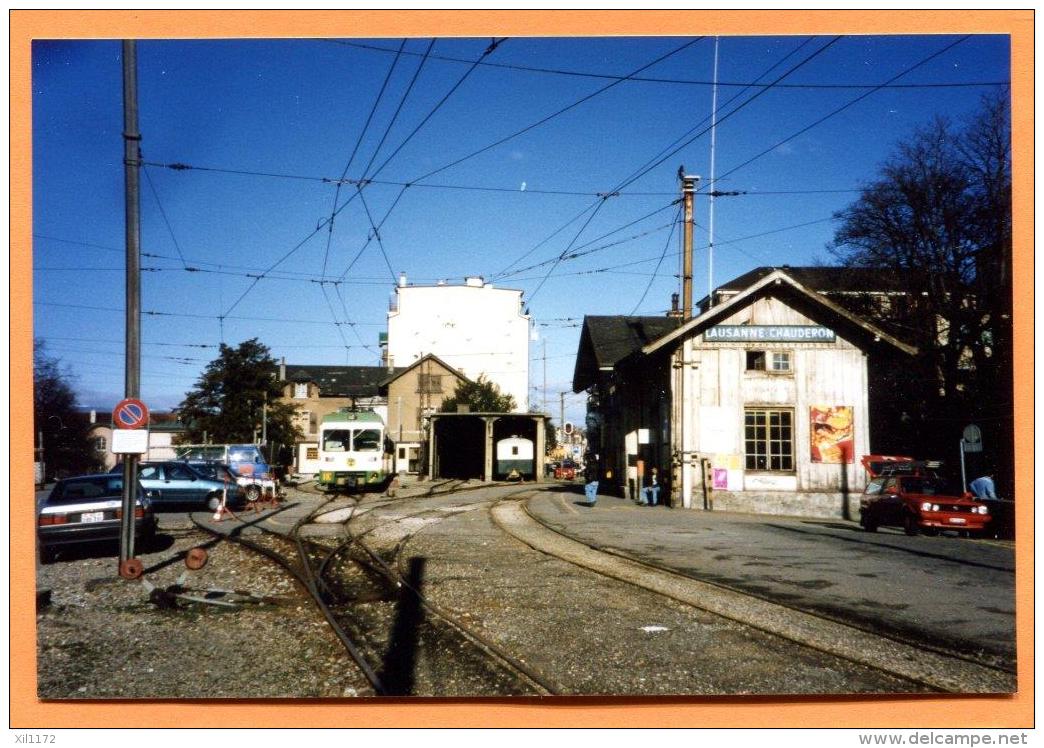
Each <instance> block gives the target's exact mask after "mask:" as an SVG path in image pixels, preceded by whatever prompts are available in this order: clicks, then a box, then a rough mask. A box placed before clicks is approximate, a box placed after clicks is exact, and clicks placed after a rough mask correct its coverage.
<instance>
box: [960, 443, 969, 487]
mask: <svg viewBox="0 0 1044 748" xmlns="http://www.w3.org/2000/svg"><path fill="white" fill-rule="evenodd" d="M959 449H960V450H961V493H964V492H965V491H967V490H968V476H967V475H965V472H964V439H961V443H960V447H959Z"/></svg>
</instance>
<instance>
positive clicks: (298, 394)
mask: <svg viewBox="0 0 1044 748" xmlns="http://www.w3.org/2000/svg"><path fill="white" fill-rule="evenodd" d="M294 399H295V400H307V399H308V382H299V383H297V384H295V385H294Z"/></svg>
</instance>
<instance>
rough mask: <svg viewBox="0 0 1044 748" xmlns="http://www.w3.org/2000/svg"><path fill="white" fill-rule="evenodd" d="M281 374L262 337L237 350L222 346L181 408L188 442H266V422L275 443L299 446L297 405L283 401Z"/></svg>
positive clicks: (270, 441) (267, 429)
mask: <svg viewBox="0 0 1044 748" xmlns="http://www.w3.org/2000/svg"><path fill="white" fill-rule="evenodd" d="M276 371H278V367H277V364H276V361H275V359H273V358H272V356H271V355H270V354H269V351H268V348H267V347H266V346H265V345H263V344H262V343H260V342H259V341H258V340H257V338H251V339H250V340H246V341H244V342H242V343H240V344H239V345H238V346H236V347H235V348H233V347H231V346H227V345H225V344H224V343H222V344H221V348H220V351H219V353H218V357H217V358H216V359H214V360H213V361H211V362H210V363H209V364H207V368H206V369H205V370H204V371H203V374H202V375H201V376H200V378H199V380H198V381H197V382H196V386H195V388H194V389H192V390H191V391H190V392H189V393H188V394H187V395H186V396H185V399H184V400H183V401H182V403H181V405H180V406H179V407H178V412H179V415H180V417H181V421H182V422H183V423H184V424H185V427H186V440H187V441H188V442H193V443H199V442H202V441H204V436H205V437H206V440H207V441H208V442H210V443H214V444H236V443H251V442H254V441H256V440H260V438H261V434H262V419H263V418H264V419H265V425H266V426H265V431H266V432H267V436H268V443H269V444H280V445H284V446H285V445H290V444H294V443H295V442H296V441H297V440H298V439H299V438H300V437H301V434H300V431H299V429H298V428H297V426H296V425H295V424H294V421H293V418H294V406H293V405H291V404H289V403H284V402H280V398H281V397H282V394H283V392H282V385H283V383H282V382H280V381H278V379H277V377H276ZM266 403H267V405H268V407H267V416H266V415H265V404H266Z"/></svg>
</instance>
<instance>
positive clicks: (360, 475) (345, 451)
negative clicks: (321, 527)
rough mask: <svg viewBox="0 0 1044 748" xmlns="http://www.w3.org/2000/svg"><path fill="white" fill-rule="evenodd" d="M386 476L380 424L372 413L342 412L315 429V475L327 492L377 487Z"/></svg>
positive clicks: (334, 414) (325, 420) (377, 416)
mask: <svg viewBox="0 0 1044 748" xmlns="http://www.w3.org/2000/svg"><path fill="white" fill-rule="evenodd" d="M387 476H388V467H387V458H386V455H385V453H384V421H383V420H382V419H381V417H380V416H379V415H378V414H377V413H375V412H373V411H372V410H348V409H342V410H339V411H337V412H336V413H329V414H327V415H326V416H324V417H323V421H322V423H321V424H320V426H319V474H318V476H317V478H316V484H317V485H319V486H320V487H321V488H325V489H327V490H347V489H354V488H364V487H374V488H375V487H377V486H379V485H381V484H382V483H384V481H385V479H386V478H387Z"/></svg>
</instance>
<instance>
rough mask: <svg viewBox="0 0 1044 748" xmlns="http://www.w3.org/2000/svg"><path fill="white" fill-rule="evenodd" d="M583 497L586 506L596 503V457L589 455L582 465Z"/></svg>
mask: <svg viewBox="0 0 1044 748" xmlns="http://www.w3.org/2000/svg"><path fill="white" fill-rule="evenodd" d="M584 495H585V496H586V498H587V502H586V503H587V506H594V505H595V502H596V501H598V455H590V456H589V458H588V459H587V461H586V462H585V463H584Z"/></svg>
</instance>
